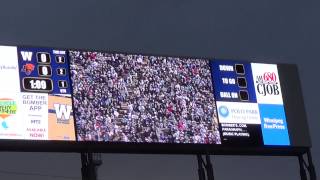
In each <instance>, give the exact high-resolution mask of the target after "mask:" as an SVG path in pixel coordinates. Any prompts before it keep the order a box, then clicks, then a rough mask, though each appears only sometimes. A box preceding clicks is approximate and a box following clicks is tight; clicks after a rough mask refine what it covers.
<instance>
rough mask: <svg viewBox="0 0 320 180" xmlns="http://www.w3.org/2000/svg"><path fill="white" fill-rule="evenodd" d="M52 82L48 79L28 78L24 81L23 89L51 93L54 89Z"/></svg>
mask: <svg viewBox="0 0 320 180" xmlns="http://www.w3.org/2000/svg"><path fill="white" fill-rule="evenodd" d="M52 84H53V83H52V80H51V79H48V78H36V77H26V78H24V79H23V89H24V90H26V91H35V92H50V91H52V89H53V86H52Z"/></svg>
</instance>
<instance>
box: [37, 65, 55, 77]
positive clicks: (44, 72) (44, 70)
mask: <svg viewBox="0 0 320 180" xmlns="http://www.w3.org/2000/svg"><path fill="white" fill-rule="evenodd" d="M38 72H39V75H40V76H51V74H52V70H51V66H48V65H39V66H38Z"/></svg>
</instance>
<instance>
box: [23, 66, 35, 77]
mask: <svg viewBox="0 0 320 180" xmlns="http://www.w3.org/2000/svg"><path fill="white" fill-rule="evenodd" d="M34 67H35V66H34V65H33V64H31V63H27V64H25V65H23V67H22V70H21V71H22V72H24V73H26V75H30V74H31V73H32V72H33V70H34Z"/></svg>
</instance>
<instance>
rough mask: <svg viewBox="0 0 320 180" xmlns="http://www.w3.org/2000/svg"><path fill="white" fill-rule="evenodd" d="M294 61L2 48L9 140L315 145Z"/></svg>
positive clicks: (0, 128)
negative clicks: (309, 133) (291, 64)
mask: <svg viewBox="0 0 320 180" xmlns="http://www.w3.org/2000/svg"><path fill="white" fill-rule="evenodd" d="M288 68H289V67H287V66H279V65H277V64H262V63H250V62H245V61H235V60H220V59H208V58H188V57H171V56H153V55H143V54H127V53H108V52H97V51H83V50H68V49H55V48H38V47H27V46H19V47H16V46H0V84H1V86H0V139H2V140H38V141H41V140H44V141H47V140H49V141H50V140H55V141H56V140H58V141H65V142H67V141H73V142H75V143H83V142H97V143H104V142H105V144H106V145H108V144H112V143H126V144H129V145H130V144H144V145H145V146H148V144H162V145H168V144H177V145H179V144H190V145H193V144H194V145H202V146H203V147H204V146H205V147H210V148H215V147H231V146H232V147H237V146H238V147H239V146H241V147H263V148H268V147H269V146H282V147H292V146H293V147H295V146H300V144H303V145H301V146H309V143H305V144H306V145H304V143H303V141H305V139H307V140H308V137H307V136H304V137H302V136H301V135H299V133H300V131H304V130H305V129H307V127H306V126H307V125H306V123H304V122H300V121H303V120H301V118H295V117H302V119H303V118H304V115H303V114H299V113H298V112H297V109H298V110H299V108H300V105H292V103H290V104H288V103H286V102H292V99H293V98H292V97H294V96H296V95H290V92H287V91H288V89H292V87H297V86H299V85H296V83H295V82H293V81H290V82H289V81H286V78H288V77H293V76H292V75H294V74H297V73H296V70H294V71H292V72H291V71H290V72H291V74H290V73H289V71H287V70H290V68H289V69H288ZM291 70H292V68H291ZM288 73H289V74H288ZM295 76H297V75H295ZM295 90H298V89H297V88H295ZM297 93H300V92H298V91H297ZM295 101H297V102H298V101H299V102H302V100H299V99H296V100H295ZM300 104H301V103H300ZM288 109H289V110H290V111H288ZM293 109H294V112H293ZM300 109H301V108H300ZM301 111H302V110H301ZM296 115H298V116H296ZM298 121H299V122H298ZM298 126H299V127H298ZM299 128H302V130H301V129H299ZM38 141H37V142H38ZM0 142H1V140H0ZM301 142H302V143H301ZM308 142H309V141H308Z"/></svg>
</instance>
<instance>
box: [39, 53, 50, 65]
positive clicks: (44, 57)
mask: <svg viewBox="0 0 320 180" xmlns="http://www.w3.org/2000/svg"><path fill="white" fill-rule="evenodd" d="M37 61H38V63H45V64H48V63H50V62H51V59H50V54H49V53H47V52H38V53H37Z"/></svg>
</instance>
